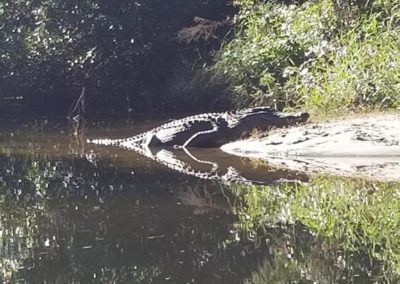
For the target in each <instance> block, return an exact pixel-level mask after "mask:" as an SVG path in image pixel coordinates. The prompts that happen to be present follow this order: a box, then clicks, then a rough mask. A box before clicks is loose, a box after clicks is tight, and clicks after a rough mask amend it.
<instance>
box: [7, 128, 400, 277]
mask: <svg viewBox="0 0 400 284" xmlns="http://www.w3.org/2000/svg"><path fill="white" fill-rule="evenodd" d="M151 125H153V124H149V125H145V126H142V127H140V128H139V127H135V126H124V127H120V126H119V127H104V126H103V127H93V126H92V127H87V128H86V129H85V133H84V134H85V136H84V137H81V138H80V139H78V138H77V137H75V136H73V135H72V134H71V133H72V131H71V129H69V128H64V127H61V126H59V125H53V126H50V125H48V124H47V123H40V122H38V123H31V124H29V125H19V124H18V123H16V124H15V125H13V126H8V127H7V128H6V127H4V125H3V126H2V129H0V282H4V283H333V282H335V283H336V282H342V283H348V282H359V283H367V282H373V281H378V282H379V281H385V280H390V281H395V280H398V273H399V270H400V266H399V263H400V262H399V259H400V258H398V256H399V255H400V243H399V241H397V238H398V237H399V235H398V234H399V232H400V230H399V229H400V227H399V224H400V217H398V216H397V215H399V211H398V209H399V208H400V206H399V200H398V191H399V184H398V183H376V182H373V181H364V180H352V179H349V178H337V177H317V178H316V177H312V178H310V177H307V176H304V175H303V174H299V173H296V172H288V171H285V170H282V169H274V168H271V167H270V166H268V165H267V164H266V163H265V162H259V161H254V160H249V159H244V158H238V157H235V156H230V155H228V154H224V153H223V152H222V151H220V150H218V149H203V150H195V149H193V150H190V153H183V152H182V151H181V150H180V151H173V150H172V149H171V150H170V152H168V153H171V155H170V156H169V157H173V158H174V160H173V161H174V163H175V164H174V165H175V167H171V165H170V164H167V163H164V164H163V163H160V162H159V161H154V160H151V159H149V158H146V157H144V156H141V155H139V154H137V153H135V152H133V151H130V150H125V149H119V148H117V147H106V146H97V145H93V144H88V143H87V142H86V138H94V137H126V136H131V135H133V134H136V133H138V132H140V131H141V130H143V129H145V128H148V127H150V126H151ZM176 165H183V166H182V168H181V170H179V169H178V170H177V169H176V168H177V167H176ZM188 168H189V169H191V170H193V171H187V169H188ZM182 169H183V170H182ZM185 170H186V171H187V172H186V173H185ZM193 172H196V173H198V172H201V173H203V174H201V175H199V174H191V173H193ZM210 173H211V174H210ZM210 177H211V178H210ZM389 200H390V202H389ZM368 210H370V211H368ZM385 210H389V211H385ZM388 212H391V213H390V214H391V215H390V217H387V216H386V215H387V214H389V213H388ZM385 214H386V215H385ZM385 216H386V217H385Z"/></svg>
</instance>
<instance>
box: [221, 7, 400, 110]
mask: <svg viewBox="0 0 400 284" xmlns="http://www.w3.org/2000/svg"><path fill="white" fill-rule="evenodd" d="M238 3H239V7H240V9H241V12H240V13H239V15H238V17H237V18H236V22H237V25H238V28H237V31H236V34H235V37H234V38H233V39H232V40H231V41H230V42H227V43H226V44H225V45H224V46H223V48H222V49H221V50H220V52H219V54H218V55H217V57H216V64H215V66H214V70H215V71H216V72H218V73H223V74H225V76H226V78H227V79H228V81H229V82H230V84H231V85H232V86H233V88H234V90H235V94H236V100H237V101H238V104H269V105H275V106H276V107H278V108H300V109H304V110H307V111H309V112H311V113H313V114H323V115H329V114H332V113H334V114H336V115H337V114H342V113H347V112H348V111H354V112H357V111H358V110H360V109H361V110H362V111H367V112H368V111H373V110H383V109H385V110H386V109H396V108H399V107H400V49H399V48H398V46H400V26H399V22H400V21H399V18H400V5H398V4H397V2H396V1H394V0H386V1H370V2H366V3H364V4H363V5H361V4H359V6H357V5H353V6H346V5H344V4H343V3H346V2H343V3H341V1H339V0H335V1H333V0H322V1H307V2H305V3H304V4H302V5H284V4H280V3H277V2H269V3H263V2H262V1H238Z"/></svg>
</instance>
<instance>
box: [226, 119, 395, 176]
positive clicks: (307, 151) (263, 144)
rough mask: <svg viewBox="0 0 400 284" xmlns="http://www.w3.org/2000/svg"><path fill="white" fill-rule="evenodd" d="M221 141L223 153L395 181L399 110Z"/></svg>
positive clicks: (309, 170)
mask: <svg viewBox="0 0 400 284" xmlns="http://www.w3.org/2000/svg"><path fill="white" fill-rule="evenodd" d="M266 135H267V136H265V137H262V138H250V139H246V140H241V141H236V142H232V143H229V144H226V145H223V146H222V147H221V149H222V150H223V151H225V152H227V153H230V154H234V155H239V156H245V157H252V158H258V159H264V160H267V161H268V162H269V163H270V164H272V165H275V166H279V167H284V168H289V169H292V170H298V171H301V172H306V173H329V174H334V175H346V176H363V177H369V178H373V179H379V180H397V181H400V113H399V112H398V113H388V114H370V115H363V116H361V117H351V118H345V119H343V120H334V121H326V122H319V123H309V124H306V125H301V126H296V127H291V128H286V129H275V130H272V131H270V132H269V133H267V134H266Z"/></svg>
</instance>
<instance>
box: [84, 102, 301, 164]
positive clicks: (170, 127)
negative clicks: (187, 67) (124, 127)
mask: <svg viewBox="0 0 400 284" xmlns="http://www.w3.org/2000/svg"><path fill="white" fill-rule="evenodd" d="M308 117H309V114H308V113H305V112H299V113H284V112H280V111H276V110H273V109H272V108H270V107H255V108H248V109H242V110H237V111H230V112H221V113H204V114H199V115H194V116H189V117H186V118H182V119H178V120H173V121H171V122H168V123H165V124H162V125H160V126H158V127H156V128H153V129H151V130H149V131H146V132H143V133H141V134H138V135H136V136H133V137H129V138H123V139H93V140H89V142H91V143H94V144H101V145H115V146H119V147H123V148H128V149H133V150H136V151H137V152H140V153H142V154H145V155H146V156H148V155H150V154H148V149H149V147H161V148H162V147H170V146H172V147H175V148H186V147H211V148H218V147H220V146H222V145H223V144H226V143H228V142H232V141H234V140H237V139H239V138H241V137H243V136H245V135H249V134H250V133H251V131H252V130H254V129H259V130H262V131H265V130H268V129H270V128H278V127H279V128H280V127H285V126H290V125H293V124H297V123H301V122H305V121H306V120H307V119H308Z"/></svg>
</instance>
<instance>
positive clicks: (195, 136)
mask: <svg viewBox="0 0 400 284" xmlns="http://www.w3.org/2000/svg"><path fill="white" fill-rule="evenodd" d="M217 131H218V125H217V124H216V123H214V122H213V123H212V129H210V130H204V131H199V132H197V133H196V134H194V135H193V136H192V137H190V138H189V139H188V140H187V141H186V142H185V144H183V145H182V148H186V147H190V143H191V142H193V141H194V140H195V139H196V138H200V137H201V136H202V135H208V134H210V133H215V132H217Z"/></svg>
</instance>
